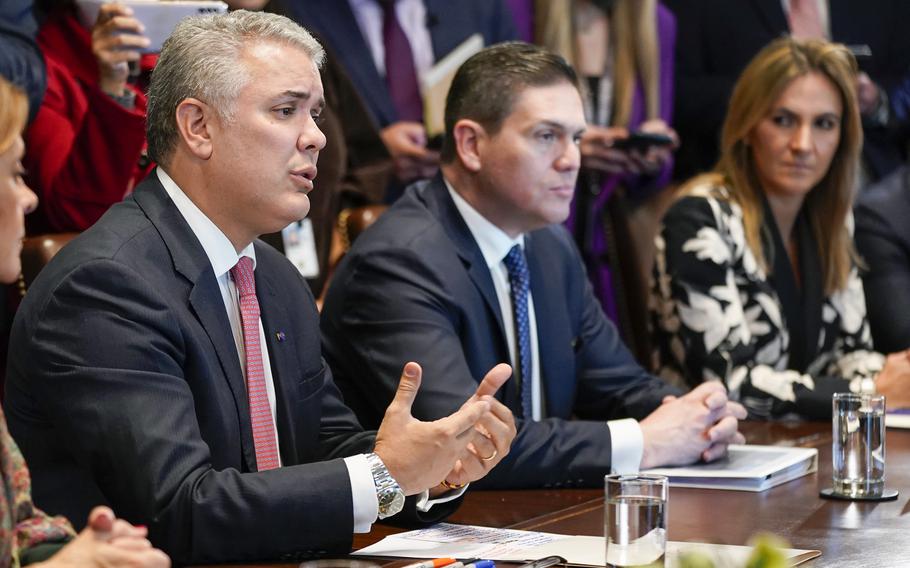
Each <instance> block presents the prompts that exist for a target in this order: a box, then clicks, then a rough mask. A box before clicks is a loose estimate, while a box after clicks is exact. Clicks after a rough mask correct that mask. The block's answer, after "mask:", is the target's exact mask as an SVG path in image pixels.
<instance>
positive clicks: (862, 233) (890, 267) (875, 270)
mask: <svg viewBox="0 0 910 568" xmlns="http://www.w3.org/2000/svg"><path fill="white" fill-rule="evenodd" d="M855 215H856V246H857V248H858V249H859V253H860V255H861V256H862V257H863V260H864V261H865V262H866V265H867V267H868V270H867V271H866V272H865V273H863V287H864V288H865V290H866V310H867V313H868V315H869V325H870V326H871V327H872V340H873V342H874V344H875V348H876V349H877V350H878V351H881V352H882V353H893V352H894V351H900V350H901V349H907V348H908V347H910V296H908V292H910V225H908V220H910V169H908V167H907V166H904V167H902V168H900V169H899V170H897V171H896V172H894V173H893V174H891V175H890V176H888V177H887V178H885V179H883V180H881V181H880V182H878V183H877V184H875V185H873V186H871V187H869V188H867V189H864V190H863V192H862V193H861V194H860V198H859V203H857V206H856V211H855Z"/></svg>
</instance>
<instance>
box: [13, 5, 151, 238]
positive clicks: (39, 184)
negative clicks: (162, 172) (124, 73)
mask: <svg viewBox="0 0 910 568" xmlns="http://www.w3.org/2000/svg"><path fill="white" fill-rule="evenodd" d="M38 43H39V45H40V46H41V49H42V51H43V52H44V58H45V61H46V62H47V93H46V94H45V96H44V102H43V103H42V105H41V108H40V109H39V110H38V115H37V116H36V117H35V120H34V122H32V124H31V126H30V127H29V129H28V131H27V132H26V145H27V149H28V150H27V153H26V156H25V167H26V169H27V170H28V172H29V175H28V181H29V183H30V185H31V187H32V189H34V190H35V192H36V193H37V194H38V197H39V198H40V203H39V205H38V210H37V211H36V212H35V213H34V214H32V215H29V217H28V221H29V233H30V234H36V233H41V232H59V231H81V230H84V229H87V228H88V227H90V226H91V225H92V224H93V223H94V222H95V221H97V220H98V218H99V217H101V215H102V214H103V213H104V212H105V211H107V209H108V207H110V206H111V205H113V204H114V203H116V202H118V201H121V200H122V199H123V197H124V196H125V195H126V194H128V193H129V192H131V191H132V188H133V187H134V186H135V185H136V183H138V182H139V181H140V180H141V179H142V178H143V177H145V175H146V174H147V173H148V171H149V170H150V168H151V165H150V164H148V163H144V164H140V158H141V159H142V161H143V162H147V161H148V160H147V159H145V158H144V157H143V154H144V152H143V149H144V147H145V108H146V99H145V96H144V95H143V94H142V93H139V92H138V91H136V107H135V109H133V110H126V109H124V108H123V107H121V106H120V105H119V104H118V103H117V102H115V101H114V100H113V99H112V98H110V97H109V96H108V95H106V94H105V93H103V92H102V91H101V89H100V88H99V87H98V65H97V63H96V61H95V57H94V55H93V54H92V48H91V34H90V32H89V30H87V29H85V28H84V27H83V26H82V25H81V24H80V23H79V22H78V20H77V19H76V18H75V17H72V16H68V15H64V16H58V17H52V18H50V19H48V21H47V22H46V23H45V24H44V26H42V28H41V30H40V31H39V34H38Z"/></svg>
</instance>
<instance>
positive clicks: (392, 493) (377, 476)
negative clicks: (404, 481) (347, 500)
mask: <svg viewBox="0 0 910 568" xmlns="http://www.w3.org/2000/svg"><path fill="white" fill-rule="evenodd" d="M366 458H367V463H368V464H370V473H371V474H372V475H373V484H374V485H375V486H376V501H377V502H378V504H379V518H380V519H385V518H387V517H391V516H392V515H394V514H396V513H398V512H399V511H401V509H402V508H404V491H402V489H401V486H400V485H398V482H397V481H395V478H393V477H392V474H391V473H389V470H388V468H387V467H386V466H385V464H384V463H383V462H382V459H381V458H380V457H379V456H378V455H376V454H375V453H369V454H367V455H366Z"/></svg>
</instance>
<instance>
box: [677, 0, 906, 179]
mask: <svg viewBox="0 0 910 568" xmlns="http://www.w3.org/2000/svg"><path fill="white" fill-rule="evenodd" d="M665 3H666V4H667V5H668V6H669V7H670V8H671V9H672V10H673V11H674V12H675V13H676V17H677V23H678V29H679V34H678V37H677V46H676V77H677V89H676V112H675V116H676V129H677V130H678V131H679V135H680V139H681V140H682V147H681V148H680V151H679V153H678V157H677V174H680V175H682V176H689V175H692V174H694V173H697V172H700V171H705V170H707V169H709V168H711V167H712V166H713V165H714V160H716V158H717V151H718V141H719V139H720V128H721V125H722V123H723V120H724V116H725V115H726V112H727V103H728V101H729V98H730V94H731V92H732V90H733V84H734V83H735V82H736V79H737V77H738V76H739V74H740V72H741V71H742V70H743V69H744V68H745V67H746V64H748V63H749V61H750V60H751V59H752V57H754V56H755V55H756V54H757V53H758V52H759V51H760V50H761V48H762V47H764V46H765V45H766V44H768V43H769V42H770V41H772V40H774V39H776V38H778V37H780V36H782V35H785V34H787V33H789V25H788V23H787V18H786V16H785V15H784V10H783V6H782V5H781V2H780V0H665ZM908 12H910V2H905V1H904V0H867V1H864V2H856V1H854V0H829V17H830V24H831V39H832V40H833V41H836V42H840V43H844V44H847V45H853V46H859V45H866V46H868V47H869V48H870V50H871V51H872V57H870V58H863V59H862V60H861V61H860V67H861V68H862V69H863V70H864V71H866V72H867V73H868V74H869V76H870V77H871V78H872V80H873V81H876V82H877V83H879V84H880V85H881V86H882V87H883V88H884V89H886V90H889V89H891V88H892V87H894V86H895V85H896V84H897V83H898V81H899V80H900V78H901V77H902V76H903V74H904V73H905V72H906V71H907V68H908V66H910V34H907V33H906V22H907V21H908V15H910V14H908ZM865 133H866V144H865V147H864V150H863V157H864V158H865V159H866V163H867V165H868V166H869V168H870V170H871V173H872V174H873V175H874V176H875V177H879V176H882V175H885V174H887V173H888V172H889V171H891V170H892V169H893V168H894V167H896V166H897V165H898V164H899V163H900V161H901V154H900V152H899V151H898V149H897V148H896V147H895V146H894V142H893V141H892V140H891V139H890V136H889V132H887V131H886V129H885V128H883V127H881V128H867V129H866V131H865Z"/></svg>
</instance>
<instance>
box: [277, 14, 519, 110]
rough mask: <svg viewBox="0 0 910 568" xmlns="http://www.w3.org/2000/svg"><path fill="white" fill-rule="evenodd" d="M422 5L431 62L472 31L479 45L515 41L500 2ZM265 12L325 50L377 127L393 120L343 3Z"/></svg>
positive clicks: (512, 25) (379, 80)
mask: <svg viewBox="0 0 910 568" xmlns="http://www.w3.org/2000/svg"><path fill="white" fill-rule="evenodd" d="M424 1H425V4H426V7H427V28H428V29H429V30H430V37H431V39H432V42H433V55H434V56H435V58H436V60H439V59H441V58H443V57H445V56H446V55H448V53H449V52H451V51H452V50H453V49H455V48H456V47H458V46H459V45H460V44H461V42H463V41H464V40H466V39H468V37H470V36H471V35H473V34H474V33H480V34H481V35H483V40H484V44H485V45H491V44H494V43H499V42H502V41H506V40H511V39H516V32H515V22H514V20H513V18H512V15H511V13H510V12H509V9H508V6H506V4H505V3H504V1H503V0H458V1H453V0H424ZM266 10H268V11H270V12H277V13H279V14H284V15H286V16H288V17H289V18H291V19H292V20H294V21H296V22H297V23H299V24H300V25H302V26H303V27H305V28H307V29H308V30H310V31H312V32H314V33H317V34H319V36H320V37H321V38H323V39H324V40H325V41H326V43H328V45H329V46H331V48H332V51H333V52H334V53H335V54H336V55H337V56H338V59H339V60H340V61H341V64H342V65H343V66H344V67H345V69H347V71H348V74H350V76H351V80H352V81H353V82H354V86H355V87H356V88H357V92H359V93H360V96H361V97H362V98H363V100H364V101H365V102H366V103H367V105H368V106H369V108H370V112H371V113H372V115H373V118H374V120H375V121H376V123H377V125H378V126H380V127H384V126H387V125H389V124H391V123H393V122H396V121H397V120H398V117H397V113H396V112H395V107H394V106H393V104H392V98H391V95H390V94H389V88H388V86H387V84H386V82H385V78H384V77H382V76H381V75H380V74H379V72H378V71H377V70H376V65H375V64H374V63H373V57H372V55H370V48H369V46H368V45H367V42H366V40H365V39H364V38H363V34H362V33H361V32H360V27H359V26H358V25H357V19H356V18H355V17H354V13H353V12H352V11H351V7H350V4H348V1H347V0H307V1H306V2H300V1H299V0H272V1H271V2H270V3H269V4H268V6H266Z"/></svg>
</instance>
